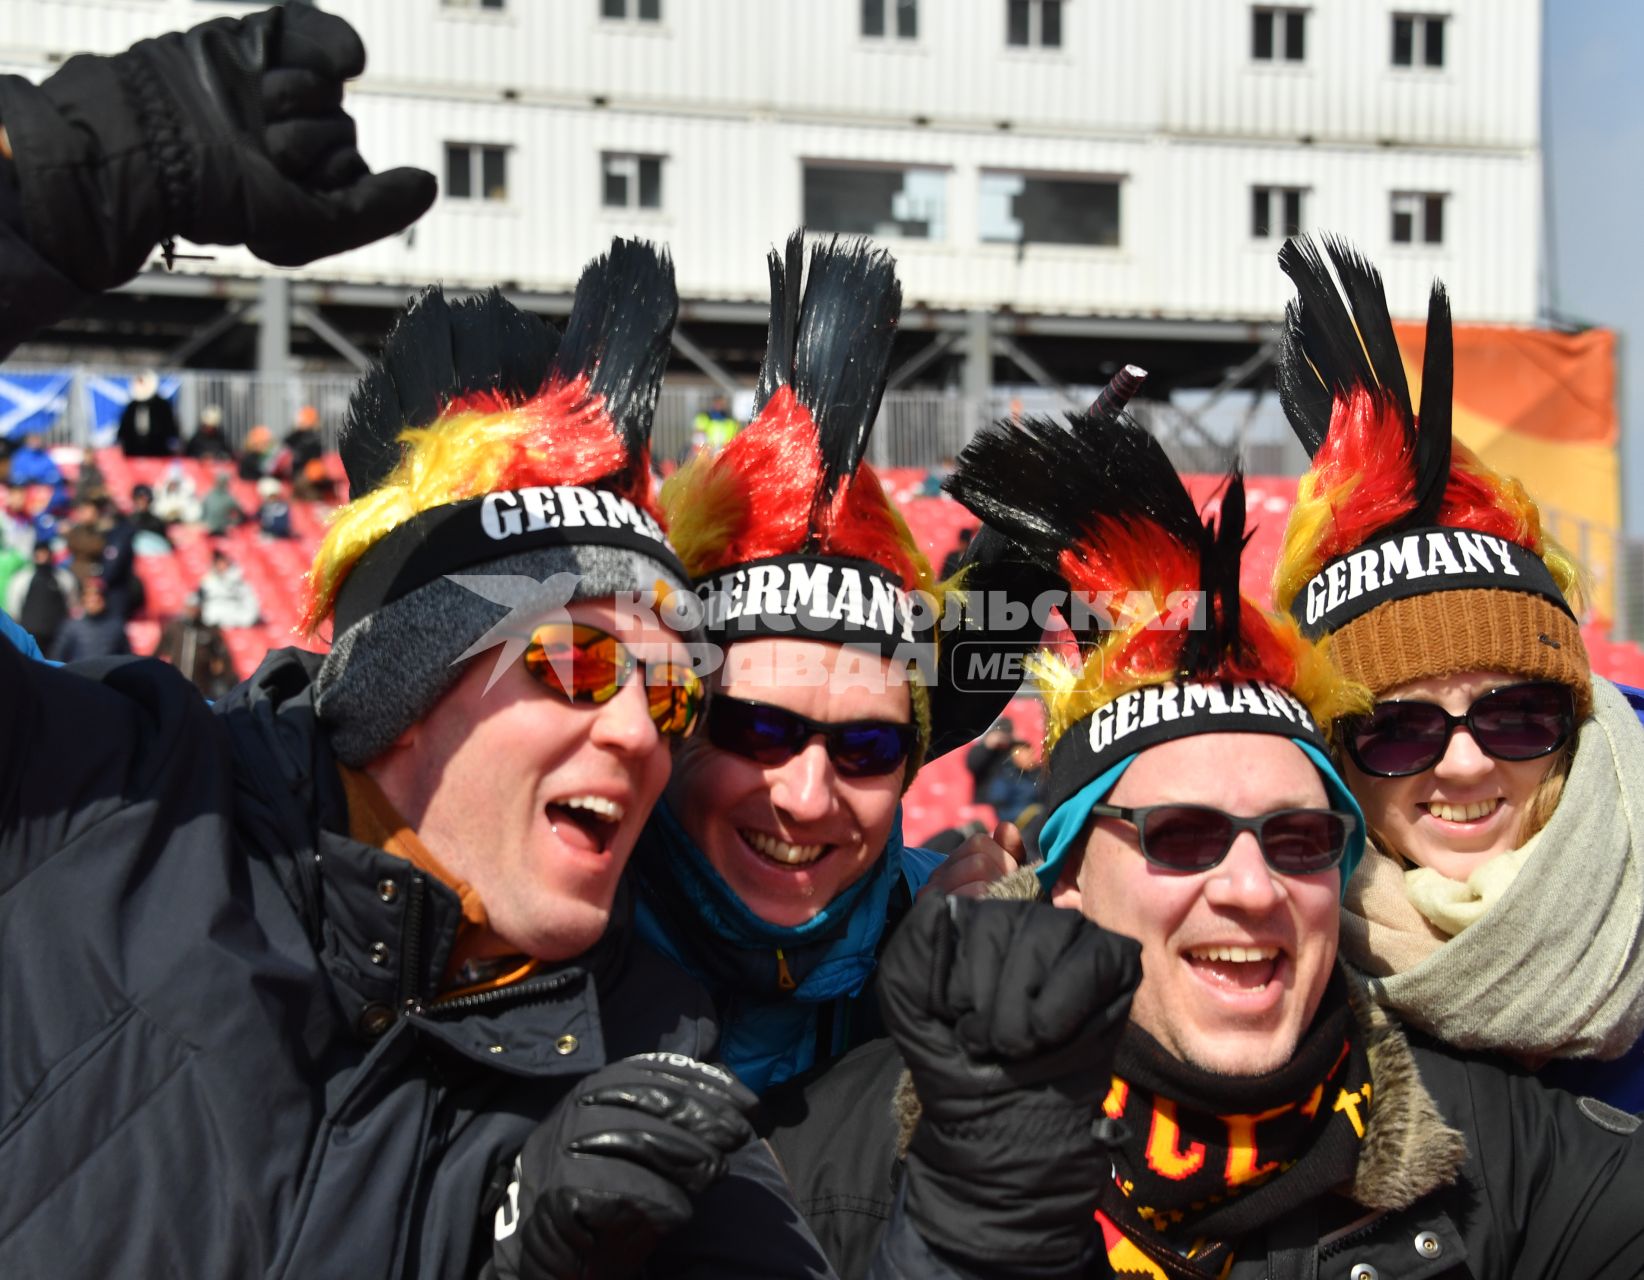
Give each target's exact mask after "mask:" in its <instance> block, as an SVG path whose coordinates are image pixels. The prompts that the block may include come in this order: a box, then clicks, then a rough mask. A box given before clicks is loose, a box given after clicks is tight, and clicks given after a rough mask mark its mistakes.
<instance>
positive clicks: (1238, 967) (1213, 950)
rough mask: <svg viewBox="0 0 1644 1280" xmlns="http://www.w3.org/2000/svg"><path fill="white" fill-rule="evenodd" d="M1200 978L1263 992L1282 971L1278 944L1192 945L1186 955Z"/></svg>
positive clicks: (1233, 988)
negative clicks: (1254, 945) (1279, 971)
mask: <svg viewBox="0 0 1644 1280" xmlns="http://www.w3.org/2000/svg"><path fill="white" fill-rule="evenodd" d="M1184 958H1185V959H1186V960H1187V962H1188V964H1190V965H1192V966H1193V969H1194V971H1195V972H1196V973H1198V974H1199V976H1200V977H1202V978H1205V979H1206V980H1207V981H1209V982H1211V983H1212V984H1214V985H1216V986H1220V987H1227V988H1229V989H1231V990H1238V991H1263V990H1265V989H1266V988H1267V984H1268V983H1269V982H1271V981H1273V978H1274V976H1275V975H1276V974H1277V973H1278V970H1279V949H1278V948H1277V947H1239V946H1228V945H1224V944H1220V943H1218V944H1216V945H1214V946H1206V947H1192V948H1190V949H1189V950H1188V951H1187V952H1186V953H1185V955H1184Z"/></svg>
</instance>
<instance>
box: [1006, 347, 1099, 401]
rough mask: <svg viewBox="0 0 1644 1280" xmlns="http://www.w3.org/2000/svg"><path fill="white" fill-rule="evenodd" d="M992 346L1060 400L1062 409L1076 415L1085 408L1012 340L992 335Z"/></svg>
mask: <svg viewBox="0 0 1644 1280" xmlns="http://www.w3.org/2000/svg"><path fill="white" fill-rule="evenodd" d="M993 345H994V346H996V347H998V348H999V350H1001V351H1003V352H1004V353H1005V355H1007V356H1008V357H1010V359H1012V360H1013V361H1015V362H1016V366H1017V367H1018V368H1019V369H1021V371H1022V372H1023V373H1025V374H1027V376H1028V377H1030V378H1032V379H1033V380H1034V381H1035V382H1037V383H1038V384H1039V385H1040V386H1041V387H1044V388H1045V389H1046V390H1047V391H1054V392H1055V393H1056V396H1057V398H1058V399H1060V400H1061V402H1062V407H1063V408H1065V409H1066V410H1067V411H1068V412H1069V413H1077V412H1079V411H1080V410H1081V409H1083V408H1084V407H1085V406H1083V405H1081V404H1080V403H1079V402H1078V401H1076V400H1075V399H1074V398H1073V397H1072V396H1070V395H1069V394H1068V393H1067V388H1066V387H1065V386H1063V385H1062V383H1061V382H1060V381H1059V380H1058V379H1057V378H1056V375H1055V374H1053V373H1051V371H1050V370H1049V369H1047V368H1045V366H1044V365H1042V364H1040V363H1039V362H1038V361H1037V360H1035V359H1034V358H1033V357H1032V356H1031V355H1029V354H1028V353H1027V352H1026V351H1024V350H1022V347H1021V344H1020V343H1018V342H1017V341H1016V340H1015V339H1014V338H1009V337H1006V336H1005V335H1004V334H1002V333H996V334H994V335H993Z"/></svg>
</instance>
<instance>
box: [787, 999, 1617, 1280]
mask: <svg viewBox="0 0 1644 1280" xmlns="http://www.w3.org/2000/svg"><path fill="white" fill-rule="evenodd" d="M1356 1011H1357V1013H1358V1015H1359V1018H1360V1021H1361V1024H1362V1025H1363V1026H1364V1028H1365V1030H1366V1032H1367V1033H1368V1041H1367V1043H1368V1045H1369V1049H1370V1065H1371V1078H1372V1082H1373V1084H1374V1086H1375V1094H1374V1098H1375V1101H1374V1105H1373V1107H1372V1110H1371V1118H1370V1121H1369V1128H1368V1131H1367V1134H1366V1137H1365V1143H1364V1147H1363V1151H1362V1154H1361V1156H1360V1160H1359V1169H1358V1174H1357V1177H1356V1179H1355V1181H1354V1185H1353V1187H1352V1188H1351V1189H1350V1194H1349V1195H1346V1196H1331V1197H1329V1198H1328V1199H1326V1200H1324V1201H1321V1202H1319V1203H1318V1204H1316V1205H1314V1206H1310V1207H1309V1208H1308V1209H1306V1210H1304V1211H1303V1212H1302V1213H1299V1214H1296V1215H1293V1216H1292V1218H1291V1219H1290V1220H1289V1221H1287V1222H1285V1223H1283V1224H1282V1226H1281V1227H1279V1228H1275V1229H1274V1230H1273V1232H1272V1233H1271V1235H1270V1236H1269V1238H1267V1239H1262V1240H1247V1241H1245V1242H1243V1243H1242V1244H1241V1246H1240V1247H1239V1249H1238V1252H1237V1254H1236V1261H1235V1263H1234V1266H1233V1269H1232V1273H1231V1276H1230V1277H1229V1280H1265V1278H1266V1277H1272V1278H1273V1280H1279V1278H1280V1277H1285V1278H1287V1280H1288V1278H1290V1277H1296V1278H1300V1277H1316V1278H1317V1280H1441V1278H1442V1280H1553V1278H1554V1277H1561V1278H1562V1280H1633V1278H1634V1277H1638V1276H1644V1139H1641V1138H1640V1137H1639V1135H1638V1134H1637V1133H1636V1130H1637V1128H1638V1124H1639V1122H1638V1120H1637V1119H1636V1118H1635V1117H1632V1116H1629V1115H1627V1114H1626V1113H1624V1112H1620V1111H1616V1110H1614V1109H1613V1108H1610V1107H1607V1106H1606V1105H1605V1104H1603V1103H1599V1102H1594V1101H1592V1100H1591V1099H1578V1098H1576V1097H1574V1096H1572V1095H1570V1094H1567V1093H1564V1092H1562V1091H1560V1090H1557V1089H1550V1088H1548V1087H1546V1086H1545V1085H1542V1084H1540V1083H1539V1082H1538V1081H1537V1080H1536V1078H1535V1077H1534V1076H1532V1075H1530V1074H1528V1073H1526V1072H1524V1071H1521V1070H1519V1069H1517V1068H1516V1067H1513V1066H1510V1065H1508V1064H1507V1063H1506V1062H1504V1061H1497V1060H1491V1059H1484V1058H1478V1057H1469V1056H1467V1055H1465V1054H1461V1053H1458V1052H1457V1051H1455V1050H1453V1049H1450V1048H1447V1047H1445V1046H1443V1045H1440V1044H1438V1043H1437V1042H1433V1041H1417V1040H1414V1039H1411V1038H1407V1036H1406V1034H1405V1033H1404V1032H1403V1031H1402V1030H1400V1029H1399V1028H1398V1027H1397V1025H1396V1024H1395V1023H1394V1022H1393V1021H1392V1020H1391V1019H1390V1018H1389V1017H1388V1015H1387V1014H1385V1013H1383V1012H1382V1011H1381V1010H1379V1009H1376V1008H1374V1007H1373V1006H1372V1005H1371V1004H1370V1002H1369V1001H1368V1000H1367V999H1360V1000H1359V1001H1358V1003H1357V1004H1356ZM766 1106H767V1109H768V1110H769V1111H770V1112H771V1113H772V1114H773V1115H774V1116H775V1118H776V1119H775V1123H776V1126H777V1127H776V1129H775V1132H774V1133H773V1134H772V1136H771V1140H772V1143H773V1145H774V1146H775V1148H776V1152H777V1156H778V1158H779V1159H780V1160H781V1162H782V1165H783V1167H784V1169H785V1170H786V1172H787V1174H788V1177H789V1178H790V1180H791V1181H792V1182H793V1184H794V1187H795V1191H796V1193H797V1195H798V1197H799V1201H800V1207H801V1208H802V1209H803V1210H804V1212H805V1214H806V1216H807V1218H809V1220H810V1222H811V1225H812V1226H813V1227H814V1228H815V1230H816V1234H817V1237H818V1239H820V1240H821V1241H822V1243H823V1246H824V1247H825V1248H826V1249H827V1251H828V1254H829V1257H830V1258H831V1259H832V1260H833V1262H834V1265H835V1267H836V1268H837V1269H838V1271H839V1273H840V1275H842V1276H845V1277H861V1276H866V1277H870V1278H871V1280H903V1278H906V1280H914V1278H915V1277H917V1278H918V1280H974V1278H975V1277H979V1276H982V1275H989V1276H990V1277H996V1276H997V1273H991V1272H981V1271H973V1270H971V1269H970V1268H968V1267H966V1266H965V1264H964V1260H963V1258H964V1255H963V1241H951V1242H937V1243H938V1244H939V1245H941V1246H943V1251H941V1252H938V1250H936V1249H932V1248H931V1247H930V1244H929V1243H927V1242H926V1241H925V1240H923V1239H921V1238H920V1236H919V1235H918V1234H917V1232H915V1230H914V1229H913V1227H912V1226H911V1224H910V1223H909V1222H908V1221H907V1219H906V1218H905V1217H903V1216H902V1214H901V1213H900V1211H899V1210H898V1209H897V1188H898V1186H899V1183H900V1163H899V1159H898V1149H899V1145H905V1138H906V1137H907V1136H910V1135H911V1128H912V1125H913V1124H914V1123H915V1122H916V1120H917V1109H918V1103H917V1099H916V1097H915V1096H914V1095H913V1092H912V1088H911V1085H909V1084H907V1083H906V1081H905V1080H904V1078H903V1068H902V1062H901V1059H900V1058H899V1057H898V1056H897V1054H896V1050H895V1047H894V1045H892V1044H891V1043H890V1042H889V1041H879V1042H876V1043H874V1044H871V1045H867V1046H864V1047H863V1048H861V1049H858V1050H856V1051H855V1052H854V1053H852V1054H850V1055H847V1056H846V1057H845V1058H842V1059H841V1060H840V1061H839V1062H838V1063H836V1064H835V1065H834V1067H833V1069H832V1070H831V1071H829V1072H828V1073H827V1074H826V1075H824V1076H822V1077H820V1078H819V1079H817V1080H815V1081H814V1082H813V1083H812V1084H811V1085H810V1086H809V1088H807V1089H803V1090H800V1089H798V1088H794V1089H791V1090H789V1091H786V1092H785V1091H783V1090H778V1091H777V1093H776V1094H775V1095H774V1096H772V1095H768V1096H767V1098H766ZM872 1118H877V1123H874V1122H872ZM899 1139H902V1140H904V1141H903V1142H902V1143H900V1144H899ZM887 1228H888V1229H887ZM1024 1274H1027V1273H1025V1272H1024ZM1031 1274H1032V1275H1034V1276H1035V1277H1039V1278H1042V1280H1074V1277H1079V1278H1080V1280H1083V1278H1084V1277H1105V1276H1112V1275H1114V1274H1115V1273H1114V1271H1113V1270H1112V1269H1111V1268H1110V1267H1109V1265H1108V1260H1107V1257H1106V1255H1105V1253H1104V1252H1103V1251H1102V1249H1101V1247H1100V1237H1099V1234H1098V1233H1097V1232H1096V1230H1095V1227H1094V1225H1093V1226H1092V1249H1091V1253H1090V1255H1089V1261H1088V1265H1086V1266H1084V1267H1083V1268H1081V1269H1079V1270H1077V1271H1074V1272H1069V1273H1064V1274H1063V1275H1057V1276H1052V1275H1050V1274H1049V1273H1046V1272H1043V1271H1035V1272H1032V1273H1031ZM1127 1274H1129V1275H1138V1274H1140V1273H1136V1272H1130V1273H1127Z"/></svg>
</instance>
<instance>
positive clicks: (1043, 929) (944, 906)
mask: <svg viewBox="0 0 1644 1280" xmlns="http://www.w3.org/2000/svg"><path fill="white" fill-rule="evenodd" d="M1140 955H1141V947H1140V945H1139V944H1137V943H1135V942H1133V941H1131V940H1130V939H1129V938H1123V937H1120V936H1119V935H1118V934H1115V933H1109V932H1108V931H1107V930H1105V929H1100V928H1098V927H1097V926H1096V925H1094V924H1092V923H1091V922H1090V921H1089V920H1087V919H1085V918H1084V916H1082V915H1080V914H1079V913H1078V912H1077V911H1070V910H1067V909H1064V908H1061V907H1052V906H1049V905H1047V904H1044V903H1036V902H997V901H981V902H978V901H975V900H972V899H966V898H952V897H928V898H926V899H925V900H924V901H921V902H920V903H919V904H918V905H917V906H915V907H914V909H913V911H912V912H910V913H909V915H908V916H907V918H906V919H904V920H903V921H902V923H901V925H900V926H898V928H897V930H896V933H895V934H894V935H893V937H892V938H891V941H890V945H889V946H888V947H886V949H885V955H884V959H883V961H882V962H881V963H880V966H879V1002H880V1006H881V1008H882V1010H883V1013H884V1018H885V1024H886V1026H887V1027H888V1028H889V1030H890V1033H891V1035H892V1036H893V1037H895V1040H896V1043H897V1046H898V1048H900V1049H901V1051H902V1057H903V1059H904V1060H905V1061H906V1062H907V1064H908V1069H909V1071H910V1072H912V1074H913V1083H914V1087H915V1089H916V1090H917V1091H918V1094H919V1101H920V1104H921V1107H922V1115H921V1118H920V1121H919V1125H918V1127H917V1128H916V1129H915V1130H914V1135H913V1141H912V1144H911V1145H910V1146H909V1148H908V1163H907V1181H906V1187H907V1201H906V1212H907V1215H908V1218H909V1219H910V1220H911V1221H912V1223H913V1225H914V1226H915V1228H917V1230H918V1231H919V1234H920V1235H921V1236H923V1237H924V1238H925V1239H926V1240H927V1241H929V1242H930V1243H932V1244H933V1245H936V1246H939V1247H941V1248H944V1249H948V1250H951V1251H952V1252H953V1253H954V1254H955V1255H956V1256H959V1257H962V1258H964V1259H967V1260H975V1261H977V1262H983V1263H987V1264H989V1265H990V1266H1002V1267H1007V1268H1008V1267H1009V1266H1011V1265H1015V1266H1018V1267H1020V1266H1023V1265H1027V1266H1030V1267H1031V1266H1040V1265H1043V1266H1057V1265H1071V1264H1073V1263H1075V1262H1076V1261H1077V1260H1078V1259H1079V1258H1080V1257H1081V1256H1082V1255H1083V1253H1084V1252H1085V1250H1086V1249H1087V1248H1088V1247H1089V1245H1090V1242H1091V1241H1092V1239H1094V1233H1095V1226H1094V1224H1093V1221H1092V1214H1093V1213H1094V1210H1095V1207H1096V1201H1097V1196H1098V1194H1099V1193H1100V1190H1101V1185H1102V1179H1104V1178H1108V1177H1111V1176H1112V1168H1111V1163H1110V1161H1109V1159H1108V1156H1107V1140H1106V1135H1105V1134H1099V1132H1098V1130H1097V1122H1098V1120H1099V1119H1100V1118H1101V1115H1100V1110H1099V1108H1100V1106H1101V1103H1102V1100H1103V1099H1104V1098H1105V1097H1106V1096H1107V1092H1108V1089H1109V1087H1110V1085H1111V1083H1112V1072H1113V1057H1114V1052H1115V1050H1116V1048H1117V1045H1118V1039H1119V1033H1120V1031H1121V1030H1122V1029H1123V1027H1124V1023H1125V1019H1126V1017H1127V1016H1128V1014H1129V1010H1130V997H1131V995H1132V994H1133V993H1134V991H1135V989H1136V984H1137V983H1138V982H1139V981H1140V980H1141V961H1140Z"/></svg>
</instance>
